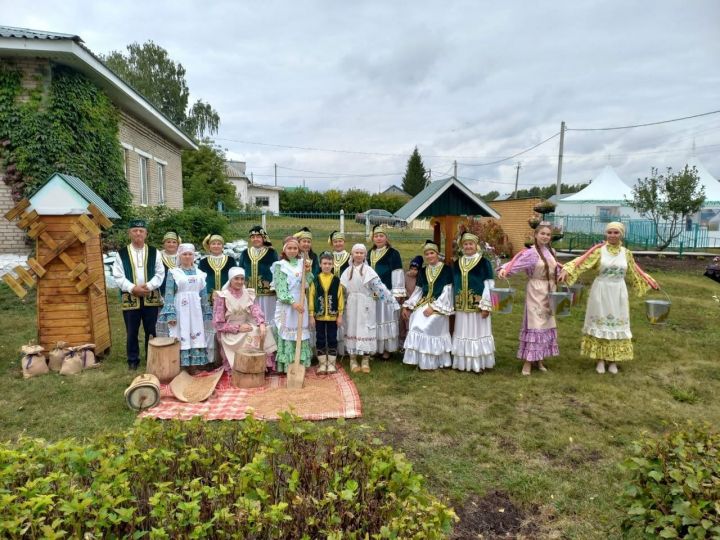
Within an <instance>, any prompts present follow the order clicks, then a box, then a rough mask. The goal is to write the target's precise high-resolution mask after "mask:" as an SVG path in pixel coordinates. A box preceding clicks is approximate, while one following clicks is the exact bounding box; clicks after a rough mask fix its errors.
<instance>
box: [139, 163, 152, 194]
mask: <svg viewBox="0 0 720 540" xmlns="http://www.w3.org/2000/svg"><path fill="white" fill-rule="evenodd" d="M139 165H140V174H139V177H140V204H148V201H149V199H150V197H149V191H150V189H149V188H150V185H149V184H148V158H146V157H145V156H140V157H139Z"/></svg>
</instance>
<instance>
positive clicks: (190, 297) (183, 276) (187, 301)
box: [158, 267, 215, 367]
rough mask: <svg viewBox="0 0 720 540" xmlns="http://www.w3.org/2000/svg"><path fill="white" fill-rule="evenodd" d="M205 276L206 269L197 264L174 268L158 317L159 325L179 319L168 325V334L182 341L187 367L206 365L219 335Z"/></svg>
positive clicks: (181, 348)
mask: <svg viewBox="0 0 720 540" xmlns="http://www.w3.org/2000/svg"><path fill="white" fill-rule="evenodd" d="M205 278H206V275H205V272H203V271H201V270H198V269H197V268H195V267H193V268H173V269H171V270H170V272H169V273H168V277H167V283H166V287H165V305H164V306H163V309H162V311H161V312H160V315H159V316H158V323H159V324H158V326H159V327H163V326H165V325H167V324H168V323H170V322H175V324H174V325H172V326H168V334H169V336H170V337H175V338H177V339H179V340H180V365H181V366H183V367H189V366H203V365H205V364H209V363H210V362H212V361H213V358H208V344H210V343H212V342H213V341H214V339H215V334H214V332H213V330H212V325H211V320H212V309H211V307H210V304H209V302H208V296H207V292H206V290H205ZM158 334H159V332H158Z"/></svg>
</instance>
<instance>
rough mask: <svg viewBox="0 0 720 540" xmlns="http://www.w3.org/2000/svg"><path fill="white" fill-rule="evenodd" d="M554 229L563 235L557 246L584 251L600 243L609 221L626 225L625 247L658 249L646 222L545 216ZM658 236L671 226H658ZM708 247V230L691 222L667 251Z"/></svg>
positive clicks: (654, 234)
mask: <svg viewBox="0 0 720 540" xmlns="http://www.w3.org/2000/svg"><path fill="white" fill-rule="evenodd" d="M547 219H548V220H549V221H552V222H553V223H554V224H555V226H556V227H558V228H560V229H561V230H562V231H563V233H564V235H565V236H564V238H563V241H562V243H561V244H559V247H562V248H566V249H584V248H587V247H589V246H591V245H592V244H594V243H597V242H600V241H602V239H603V238H604V233H605V226H606V225H607V224H608V222H610V221H620V222H621V223H622V224H623V225H625V244H626V245H627V246H628V247H631V248H633V249H640V250H646V251H647V250H654V249H656V246H657V229H656V226H655V223H654V222H653V221H650V220H648V219H630V218H627V217H620V218H613V219H607V218H604V219H603V218H599V217H596V216H555V215H549V216H547ZM659 226H660V227H662V228H663V229H661V233H663V234H664V233H665V231H667V229H668V228H669V227H670V225H669V224H667V223H660V225H659ZM708 246H710V238H709V234H708V228H707V227H704V226H701V225H698V224H697V223H692V224H689V225H687V226H685V227H684V228H683V231H682V233H681V234H680V236H678V237H677V238H676V239H675V240H673V242H672V243H671V244H670V246H669V247H668V249H673V250H677V251H680V252H682V251H689V250H698V249H704V248H707V247H708Z"/></svg>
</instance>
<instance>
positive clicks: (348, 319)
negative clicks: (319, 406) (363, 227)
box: [340, 244, 400, 373]
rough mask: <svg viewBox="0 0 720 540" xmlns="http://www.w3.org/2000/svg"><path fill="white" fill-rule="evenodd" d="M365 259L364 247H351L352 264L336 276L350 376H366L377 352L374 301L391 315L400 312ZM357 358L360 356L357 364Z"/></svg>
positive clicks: (395, 302)
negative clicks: (341, 295)
mask: <svg viewBox="0 0 720 540" xmlns="http://www.w3.org/2000/svg"><path fill="white" fill-rule="evenodd" d="M366 256H367V248H366V247H365V246H364V245H363V244H355V245H354V246H353V248H352V252H351V257H352V262H351V264H350V266H348V267H347V268H346V269H345V271H344V272H343V273H342V276H341V277H340V283H341V284H342V286H343V287H344V288H345V293H346V295H347V296H346V302H345V351H346V352H347V354H349V355H350V370H351V371H352V372H353V373H357V372H359V371H362V372H363V373H370V355H373V354H375V353H376V352H377V330H376V328H375V326H376V324H377V320H376V313H377V311H376V308H375V304H376V302H377V303H381V304H383V305H387V306H388V311H389V312H390V313H391V314H393V313H394V312H396V311H397V310H399V309H400V305H399V304H398V303H397V300H395V297H394V296H393V295H392V294H391V293H390V291H389V290H388V289H387V287H385V285H384V284H383V282H382V280H381V279H380V277H379V276H378V275H377V273H376V272H375V270H373V269H372V268H371V267H370V266H368V264H367V262H366V260H365V258H366ZM373 296H374V297H375V298H376V299H373ZM358 356H360V357H361V360H360V363H358V359H357V357H358Z"/></svg>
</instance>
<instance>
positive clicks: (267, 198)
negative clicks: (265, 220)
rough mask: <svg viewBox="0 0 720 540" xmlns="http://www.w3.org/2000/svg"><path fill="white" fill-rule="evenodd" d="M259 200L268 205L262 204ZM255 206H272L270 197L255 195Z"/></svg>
mask: <svg viewBox="0 0 720 540" xmlns="http://www.w3.org/2000/svg"><path fill="white" fill-rule="evenodd" d="M259 199H263V200H264V201H265V203H266V204H260V203H259V202H258V201H259ZM255 206H258V207H260V206H270V197H269V196H268V195H255Z"/></svg>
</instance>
